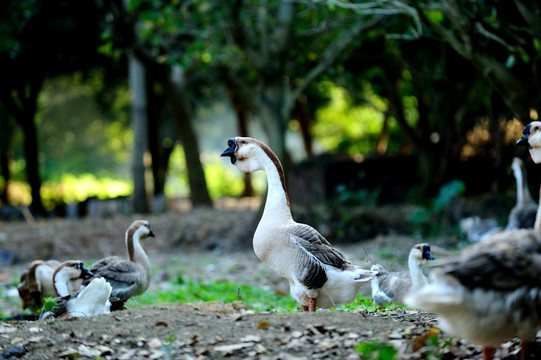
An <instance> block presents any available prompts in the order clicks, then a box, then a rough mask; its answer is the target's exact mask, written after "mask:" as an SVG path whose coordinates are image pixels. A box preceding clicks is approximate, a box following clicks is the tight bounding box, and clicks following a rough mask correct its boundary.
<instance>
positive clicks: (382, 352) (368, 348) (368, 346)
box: [355, 341, 398, 360]
mask: <svg viewBox="0 0 541 360" xmlns="http://www.w3.org/2000/svg"><path fill="white" fill-rule="evenodd" d="M355 350H357V351H358V352H359V353H360V354H361V355H362V358H363V359H370V360H393V359H394V358H395V356H396V354H397V353H398V351H397V350H396V349H395V348H394V347H393V346H392V345H389V344H384V343H382V342H379V341H372V342H360V343H359V344H357V345H356V346H355Z"/></svg>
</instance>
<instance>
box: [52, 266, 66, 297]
mask: <svg viewBox="0 0 541 360" xmlns="http://www.w3.org/2000/svg"><path fill="white" fill-rule="evenodd" d="M68 282H69V278H68V277H67V276H66V275H65V274H64V273H63V272H58V273H56V274H55V276H54V289H55V291H56V294H57V295H58V296H67V295H69V293H70V291H69V287H68Z"/></svg>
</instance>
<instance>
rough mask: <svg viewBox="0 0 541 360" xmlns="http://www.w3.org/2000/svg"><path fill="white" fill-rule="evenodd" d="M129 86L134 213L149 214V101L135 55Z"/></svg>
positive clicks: (130, 62)
mask: <svg viewBox="0 0 541 360" xmlns="http://www.w3.org/2000/svg"><path fill="white" fill-rule="evenodd" d="M128 65H129V67H128V70H129V84H130V90H131V94H132V99H131V117H132V125H133V131H134V144H133V160H132V161H133V163H132V171H133V211H134V212H136V213H147V212H148V200H147V192H146V186H145V164H144V156H145V152H146V149H147V142H148V137H147V136H148V119H147V99H146V86H145V68H144V66H143V64H142V63H141V62H140V61H139V60H138V59H137V58H136V57H135V56H134V55H133V54H128Z"/></svg>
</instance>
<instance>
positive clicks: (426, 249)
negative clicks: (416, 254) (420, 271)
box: [422, 245, 434, 260]
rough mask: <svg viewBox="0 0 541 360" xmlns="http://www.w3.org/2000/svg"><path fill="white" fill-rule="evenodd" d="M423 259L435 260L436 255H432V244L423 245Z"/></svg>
mask: <svg viewBox="0 0 541 360" xmlns="http://www.w3.org/2000/svg"><path fill="white" fill-rule="evenodd" d="M422 256H423V259H425V260H434V256H432V253H431V252H430V246H428V245H425V246H423V255H422Z"/></svg>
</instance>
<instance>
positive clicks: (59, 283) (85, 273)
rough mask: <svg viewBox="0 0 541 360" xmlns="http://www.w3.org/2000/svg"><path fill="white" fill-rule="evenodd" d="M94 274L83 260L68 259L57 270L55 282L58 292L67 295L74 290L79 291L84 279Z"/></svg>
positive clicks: (54, 276)
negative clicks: (85, 265)
mask: <svg viewBox="0 0 541 360" xmlns="http://www.w3.org/2000/svg"><path fill="white" fill-rule="evenodd" d="M92 276H94V274H93V273H92V272H90V271H89V270H88V269H87V268H85V267H84V265H83V262H82V261H79V260H69V261H66V262H64V263H62V264H60V266H59V267H58V268H57V269H56V270H55V272H54V275H53V283H54V288H55V290H56V293H57V294H58V295H59V296H66V295H69V294H70V293H72V292H77V291H78V290H79V287H80V286H81V283H82V282H83V280H85V279H88V278H90V277H92Z"/></svg>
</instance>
